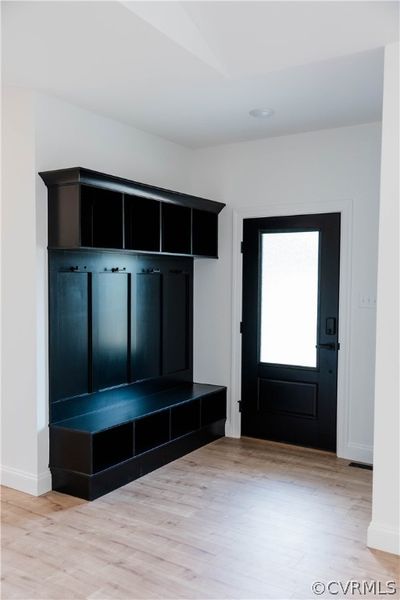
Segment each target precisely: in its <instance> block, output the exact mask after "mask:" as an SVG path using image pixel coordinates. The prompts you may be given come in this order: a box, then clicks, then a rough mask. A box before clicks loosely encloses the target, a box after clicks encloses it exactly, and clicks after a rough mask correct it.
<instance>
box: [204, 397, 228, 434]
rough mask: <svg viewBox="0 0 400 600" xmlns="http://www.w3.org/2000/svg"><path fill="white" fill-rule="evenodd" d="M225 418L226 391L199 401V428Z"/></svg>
mask: <svg viewBox="0 0 400 600" xmlns="http://www.w3.org/2000/svg"><path fill="white" fill-rule="evenodd" d="M225 418H226V391H225V390H223V391H221V392H217V393H216V394H210V395H209V396H205V398H202V399H201V426H202V427H204V426H205V425H209V424H210V423H214V421H219V420H221V419H225Z"/></svg>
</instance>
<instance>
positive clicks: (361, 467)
mask: <svg viewBox="0 0 400 600" xmlns="http://www.w3.org/2000/svg"><path fill="white" fill-rule="evenodd" d="M349 467H358V468H359V469H367V470H368V471H372V465H366V464H364V463H358V462H351V463H349Z"/></svg>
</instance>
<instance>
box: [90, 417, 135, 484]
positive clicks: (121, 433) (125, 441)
mask: <svg viewBox="0 0 400 600" xmlns="http://www.w3.org/2000/svg"><path fill="white" fill-rule="evenodd" d="M92 452H93V473H97V472H98V471H103V470H104V469H107V468H108V467H111V466H113V465H116V464H118V463H121V462H123V461H125V460H128V459H129V458H132V456H133V425H132V423H126V424H124V425H119V426H118V427H112V428H111V429H107V430H106V431H101V432H100V433H96V434H95V435H94V436H93V450H92Z"/></svg>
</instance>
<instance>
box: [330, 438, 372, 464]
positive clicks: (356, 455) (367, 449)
mask: <svg viewBox="0 0 400 600" xmlns="http://www.w3.org/2000/svg"><path fill="white" fill-rule="evenodd" d="M337 455H338V457H339V458H345V459H346V460H351V461H354V462H360V463H365V464H366V465H372V464H373V457H374V452H373V447H372V446H367V445H365V444H357V443H354V442H348V443H347V444H346V445H345V446H344V447H343V448H338V451H337Z"/></svg>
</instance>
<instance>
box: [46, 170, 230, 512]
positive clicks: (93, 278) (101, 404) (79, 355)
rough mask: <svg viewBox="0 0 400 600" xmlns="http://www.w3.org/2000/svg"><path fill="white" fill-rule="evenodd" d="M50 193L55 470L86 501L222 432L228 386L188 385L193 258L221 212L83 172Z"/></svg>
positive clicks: (59, 174)
mask: <svg viewBox="0 0 400 600" xmlns="http://www.w3.org/2000/svg"><path fill="white" fill-rule="evenodd" d="M40 175H41V177H42V179H43V180H44V181H45V183H46V185H47V187H48V199H49V202H48V208H49V210H48V213H49V232H48V233H49V251H48V255H49V372H50V382H49V390H50V392H49V397H50V411H49V414H50V424H49V426H50V469H51V473H52V482H53V489H55V490H58V491H61V492H65V493H68V494H72V495H75V496H79V497H81V498H85V499H88V500H93V499H95V498H97V497H99V496H101V495H103V494H105V493H108V492H110V491H111V490H113V489H115V488H117V487H119V486H121V485H124V484H126V483H128V482H129V481H132V480H134V479H136V478H138V477H140V476H141V475H144V474H145V473H148V472H150V471H152V470H153V469H156V468H158V467H161V466H162V465H164V464H166V463H168V462H170V461H171V460H175V459H176V458H178V457H179V456H182V455H184V454H186V453H187V452H191V451H192V450H194V449H195V448H198V447H200V446H202V445H204V444H206V443H208V442H210V441H212V440H214V439H217V438H218V437H221V436H223V435H224V428H225V418H226V388H225V387H224V386H218V385H208V384H200V383H194V382H193V258H195V257H206V258H217V256H218V213H219V212H220V211H221V210H222V208H223V206H224V205H223V204H221V203H218V202H213V201H211V200H206V199H203V198H198V197H195V196H190V195H187V194H181V193H178V192H172V191H170V190H164V189H161V188H157V187H152V186H149V185H147V184H142V183H137V182H133V181H129V180H126V179H121V178H117V177H113V176H109V175H104V174H102V173H97V172H95V171H90V170H88V169H82V168H79V167H77V168H72V169H63V170H59V171H48V172H46V173H40Z"/></svg>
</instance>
